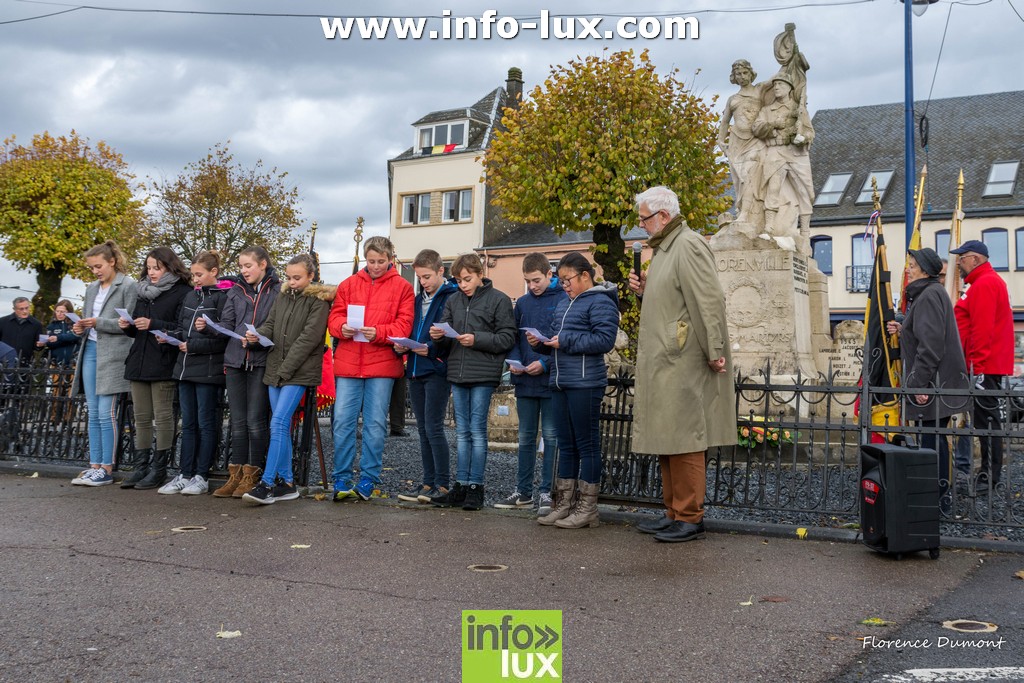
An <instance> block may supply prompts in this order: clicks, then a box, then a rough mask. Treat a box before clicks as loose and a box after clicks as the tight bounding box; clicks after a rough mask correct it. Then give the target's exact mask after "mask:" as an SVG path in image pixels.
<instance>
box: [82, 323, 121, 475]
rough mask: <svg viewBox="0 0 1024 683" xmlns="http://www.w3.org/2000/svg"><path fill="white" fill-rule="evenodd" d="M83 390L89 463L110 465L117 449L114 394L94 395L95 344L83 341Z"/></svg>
mask: <svg viewBox="0 0 1024 683" xmlns="http://www.w3.org/2000/svg"><path fill="white" fill-rule="evenodd" d="M82 386H83V388H84V389H85V403H86V405H87V406H88V407H89V463H90V464H92V465H112V464H113V463H114V449H116V448H117V412H116V411H115V410H114V397H115V396H116V395H115V394H97V393H96V342H94V341H91V340H86V342H85V355H84V356H83V357H82Z"/></svg>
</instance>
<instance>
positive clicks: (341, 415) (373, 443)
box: [333, 377, 395, 490]
mask: <svg viewBox="0 0 1024 683" xmlns="http://www.w3.org/2000/svg"><path fill="white" fill-rule="evenodd" d="M394 382H395V380H394V379H392V378H391V377H370V378H367V379H360V378H358V377H338V378H337V381H336V384H335V389H336V394H337V398H336V399H335V403H334V473H333V478H334V487H335V490H338V488H339V487H348V486H350V485H351V484H352V477H353V463H354V461H355V459H356V423H357V422H358V421H359V414H360V413H362V415H363V432H362V435H363V449H362V455H361V456H360V458H359V466H360V468H361V469H362V478H363V479H369V480H370V481H372V482H373V483H374V484H377V483H380V470H381V467H382V466H383V464H384V438H385V436H386V434H387V430H388V405H389V404H390V403H391V386H392V385H393V384H394Z"/></svg>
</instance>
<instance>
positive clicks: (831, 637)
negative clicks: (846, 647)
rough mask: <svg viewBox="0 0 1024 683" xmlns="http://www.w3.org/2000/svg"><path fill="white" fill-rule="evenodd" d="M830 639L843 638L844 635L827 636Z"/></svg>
mask: <svg viewBox="0 0 1024 683" xmlns="http://www.w3.org/2000/svg"><path fill="white" fill-rule="evenodd" d="M825 637H826V638H828V639H829V640H841V639H842V636H825Z"/></svg>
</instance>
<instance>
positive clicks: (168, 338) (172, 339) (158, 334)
mask: <svg viewBox="0 0 1024 683" xmlns="http://www.w3.org/2000/svg"><path fill="white" fill-rule="evenodd" d="M149 332H150V334H152V335H153V336H154V337H156V338H157V339H162V340H163V341H165V342H167V343H168V344H173V345H174V346H177V345H178V344H180V343H181V340H180V339H177V338H175V337H172V336H171V335H169V334H167V333H166V332H161V331H160V330H150V331H149Z"/></svg>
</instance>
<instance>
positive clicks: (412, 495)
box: [398, 485, 430, 503]
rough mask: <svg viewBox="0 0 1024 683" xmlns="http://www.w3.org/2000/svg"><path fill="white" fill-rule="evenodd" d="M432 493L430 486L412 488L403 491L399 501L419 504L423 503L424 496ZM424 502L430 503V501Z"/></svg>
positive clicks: (399, 495)
mask: <svg viewBox="0 0 1024 683" xmlns="http://www.w3.org/2000/svg"><path fill="white" fill-rule="evenodd" d="M429 493H430V487H429V486H426V485H424V486H412V487H410V488H409V489H408V490H405V491H402V492H401V493H399V494H398V500H404V501H405V502H406V503H419V502H421V501H422V498H423V496H425V495H427V494H429ZM423 502H427V503H429V502H430V500H429V499H428V500H426V501H423Z"/></svg>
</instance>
